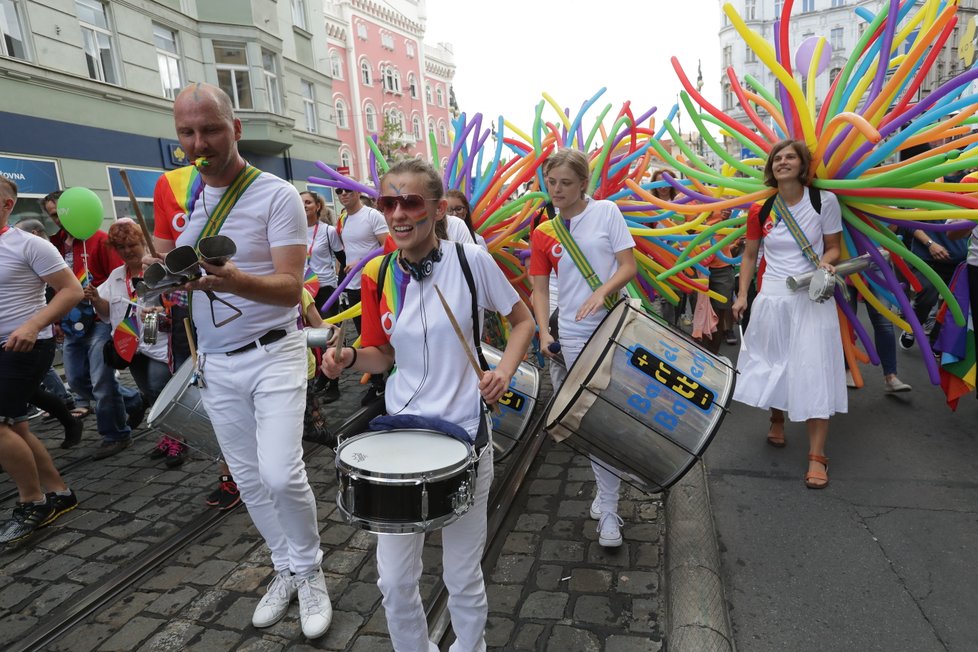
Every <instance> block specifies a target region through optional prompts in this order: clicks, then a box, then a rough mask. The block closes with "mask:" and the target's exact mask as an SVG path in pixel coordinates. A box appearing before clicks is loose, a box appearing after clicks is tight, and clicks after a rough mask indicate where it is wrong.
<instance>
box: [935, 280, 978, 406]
mask: <svg viewBox="0 0 978 652" xmlns="http://www.w3.org/2000/svg"><path fill="white" fill-rule="evenodd" d="M949 287H950V288H951V292H952V293H954V297H955V298H956V299H957V300H958V305H959V306H961V310H962V312H964V314H965V317H967V323H966V325H965V326H958V325H957V323H956V322H955V321H954V320H953V319H948V314H947V312H948V311H947V303H944V304H942V305H941V309H940V310H939V311H938V313H937V321H938V322H939V323H940V324H941V333H940V335H938V336H937V341H936V342H935V343H934V350H935V351H938V352H940V354H941V368H940V374H941V389H942V390H943V391H944V395H945V397H946V399H947V405H948V407H950V408H951V409H952V410H954V409H957V407H958V401H959V400H960V399H961V397H962V396H967V395H968V394H970V393H971V392H973V391H975V385H976V372H975V338H974V328H975V325H974V311H975V309H976V308H978V306H972V305H969V303H970V302H969V300H968V299H969V294H968V268H967V263H961V264H960V265H959V266H958V269H957V270H956V271H955V272H954V278H953V279H952V280H951V284H950V286H949Z"/></svg>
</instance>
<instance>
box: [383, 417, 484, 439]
mask: <svg viewBox="0 0 978 652" xmlns="http://www.w3.org/2000/svg"><path fill="white" fill-rule="evenodd" d="M369 428H370V429H371V430H434V431H435V432H441V433H444V434H446V435H448V436H449V437H453V438H455V439H457V440H459V441H460V442H462V443H465V444H468V445H470V446H471V445H472V444H473V443H474V442H473V441H472V438H471V437H469V433H467V432H466V431H465V428H463V427H462V426H460V425H458V424H457V423H452V422H451V421H445V420H444V419H438V418H435V417H423V416H421V415H419V414H386V415H383V416H379V417H374V418H373V419H371V420H370V425H369Z"/></svg>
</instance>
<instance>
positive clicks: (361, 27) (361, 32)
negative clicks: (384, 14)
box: [357, 23, 367, 41]
mask: <svg viewBox="0 0 978 652" xmlns="http://www.w3.org/2000/svg"><path fill="white" fill-rule="evenodd" d="M357 36H359V37H360V38H362V39H363V40H364V41H366V40H367V25H366V23H357Z"/></svg>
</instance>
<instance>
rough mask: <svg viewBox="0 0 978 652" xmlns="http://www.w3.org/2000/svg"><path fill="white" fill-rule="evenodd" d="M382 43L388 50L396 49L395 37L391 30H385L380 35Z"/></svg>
mask: <svg viewBox="0 0 978 652" xmlns="http://www.w3.org/2000/svg"><path fill="white" fill-rule="evenodd" d="M380 44H381V46H383V48H384V49H386V50H391V51H393V50H394V37H393V36H391V34H390V32H383V33H381V35H380Z"/></svg>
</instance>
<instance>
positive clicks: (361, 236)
mask: <svg viewBox="0 0 978 652" xmlns="http://www.w3.org/2000/svg"><path fill="white" fill-rule="evenodd" d="M340 235H341V236H342V237H343V247H344V248H345V249H346V264H347V265H355V264H356V263H357V262H359V261H360V260H361V259H362V258H363V257H364V256H366V255H367V254H369V253H370V252H371V251H373V250H374V249H376V248H377V247H379V246H380V245H379V244H378V242H377V238H380V240H381V241H383V239H384V236H386V235H387V222H386V221H384V216H383V214H381V212H380V211H378V210H377V209H374V208H370V207H369V206H364V207H363V208H361V209H360V210H358V211H357V212H356V213H353V214H352V215H347V216H346V219H345V220H343V228H342V229H341V231H340ZM361 273H362V270H360V271H358V272H357V273H356V274H354V275H353V276H352V277H351V278H350V283H349V284H348V285H347V286H346V287H348V288H349V289H351V290H359V289H360V274H361Z"/></svg>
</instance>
